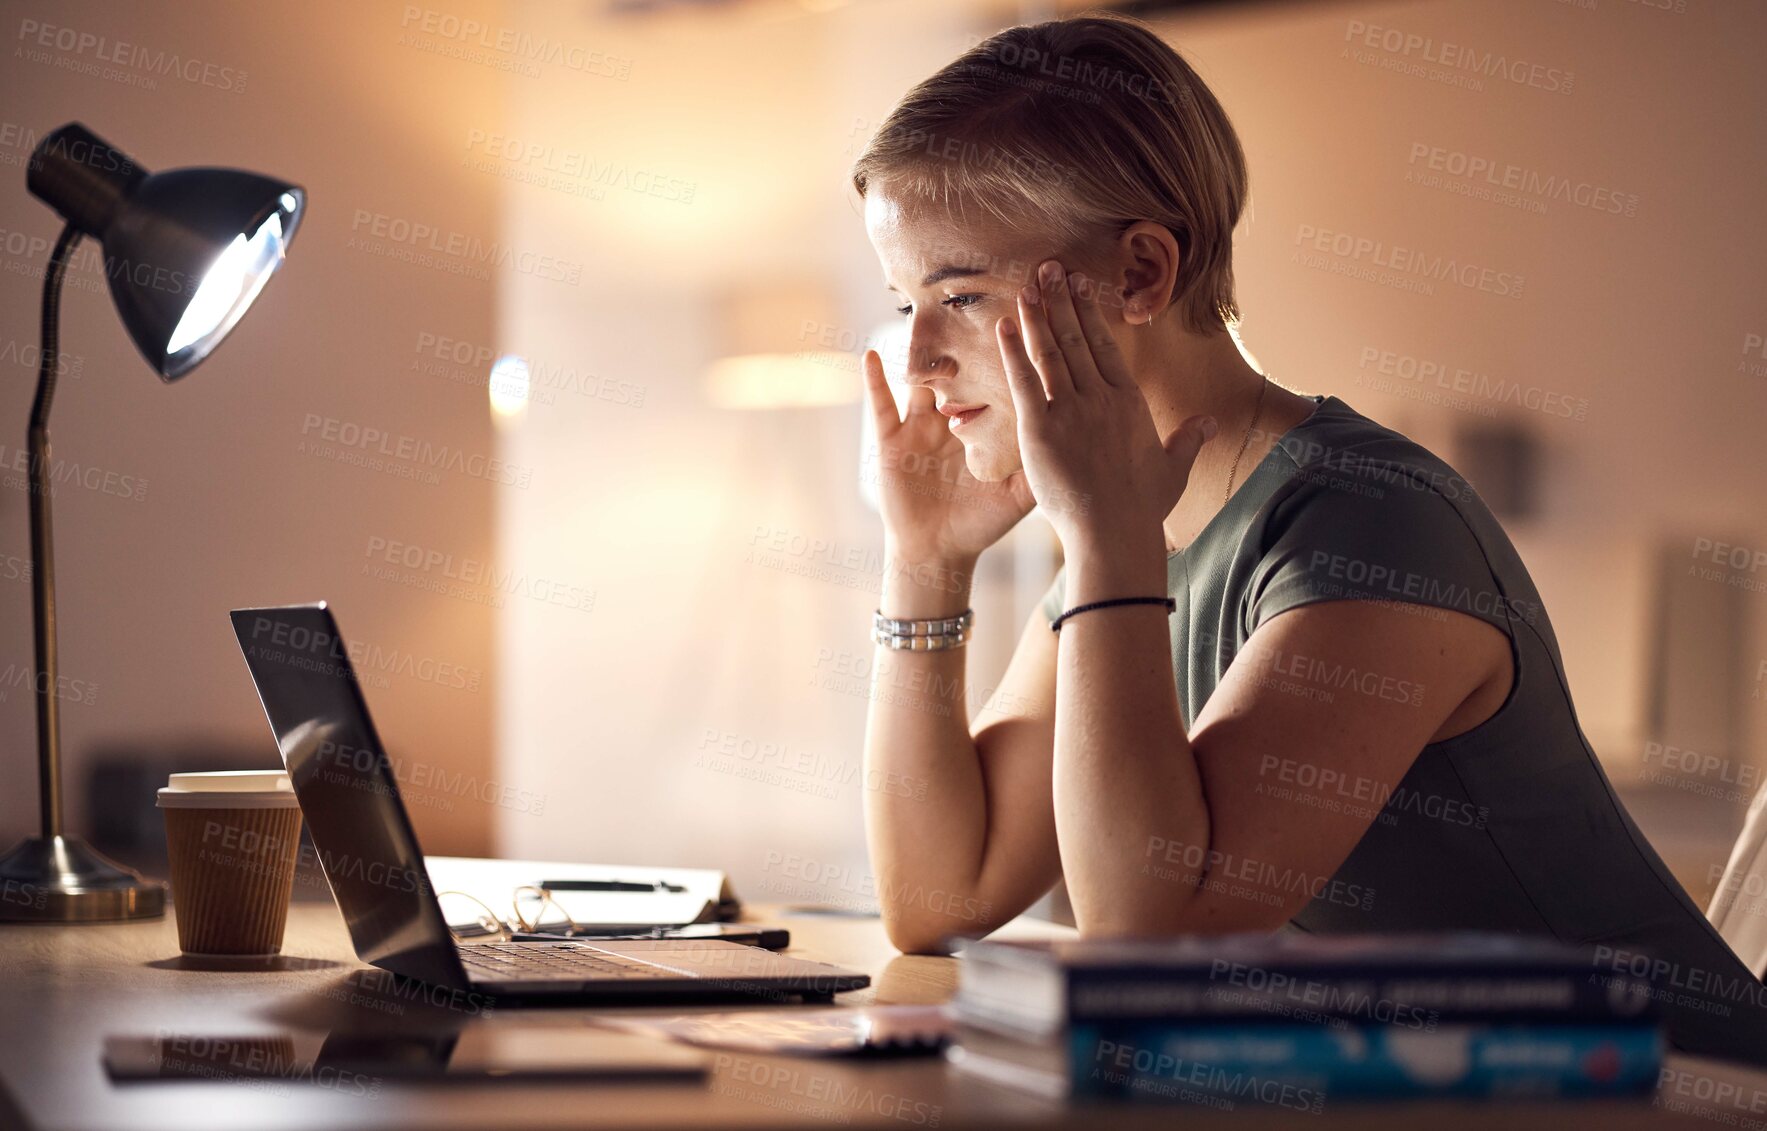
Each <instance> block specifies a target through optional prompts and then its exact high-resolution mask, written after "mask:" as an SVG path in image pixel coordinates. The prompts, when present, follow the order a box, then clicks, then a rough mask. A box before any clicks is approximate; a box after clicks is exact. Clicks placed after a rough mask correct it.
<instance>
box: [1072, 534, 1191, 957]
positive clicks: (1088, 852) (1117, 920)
mask: <svg viewBox="0 0 1767 1131" xmlns="http://www.w3.org/2000/svg"><path fill="white" fill-rule="evenodd" d="M1165 593H1166V560H1165V552H1164V544H1163V540H1162V539H1161V537H1160V535H1159V532H1158V531H1157V530H1156V531H1154V532H1153V535H1152V537H1150V538H1146V539H1142V540H1139V541H1137V542H1135V543H1133V544H1125V543H1124V542H1123V541H1121V540H1113V541H1112V543H1111V544H1109V545H1106V544H1103V542H1102V541H1101V542H1099V543H1088V544H1081V545H1078V546H1075V547H1073V548H1072V552H1071V553H1070V554H1069V557H1068V562H1067V582H1066V587H1065V601H1066V607H1067V608H1070V609H1072V608H1076V607H1078V606H1080V605H1083V604H1088V603H1090V602H1093V601H1104V600H1109V599H1111V598H1115V597H1142V596H1164V595H1165ZM1169 623H1170V622H1169V620H1168V617H1167V613H1166V611H1165V609H1164V608H1163V607H1162V606H1159V605H1122V606H1116V607H1112V608H1106V609H1098V610H1094V611H1092V612H1086V613H1082V614H1080V615H1079V616H1077V617H1074V618H1073V619H1072V620H1068V621H1065V622H1063V624H1062V628H1061V636H1060V645H1059V648H1060V653H1059V660H1058V668H1057V671H1058V675H1057V677H1056V709H1055V717H1056V722H1055V780H1054V790H1055V825H1056V835H1057V838H1058V840H1059V843H1060V846H1061V862H1062V871H1063V874H1064V875H1065V876H1066V878H1067V884H1068V893H1069V896H1070V897H1071V899H1072V901H1073V905H1074V915H1075V920H1076V921H1077V922H1078V924H1079V926H1080V929H1081V930H1082V931H1084V932H1086V933H1088V934H1094V933H1096V934H1100V935H1112V934H1145V933H1148V932H1149V931H1151V930H1155V929H1160V928H1164V929H1168V930H1169V929H1171V928H1172V927H1173V926H1175V925H1176V924H1177V923H1178V922H1179V913H1180V912H1181V910H1182V908H1183V906H1184V904H1185V903H1186V902H1187V901H1188V900H1189V899H1190V898H1191V897H1192V896H1193V895H1194V894H1195V891H1196V888H1195V886H1194V884H1191V885H1186V886H1185V887H1183V888H1180V889H1179V890H1178V891H1177V892H1174V889H1173V885H1172V884H1171V883H1170V882H1168V881H1165V880H1161V879H1157V878H1151V877H1150V876H1149V875H1148V874H1146V873H1145V871H1144V869H1143V867H1142V863H1143V862H1144V861H1146V860H1147V859H1148V858H1149V856H1148V854H1149V848H1150V846H1151V845H1154V844H1156V843H1164V844H1169V843H1171V842H1172V841H1173V840H1174V839H1181V840H1182V841H1183V842H1184V843H1185V844H1186V845H1187V846H1193V847H1194V851H1195V852H1196V853H1197V854H1198V855H1199V856H1201V857H1203V858H1206V857H1207V852H1208V847H1209V836H1210V826H1209V810H1208V805H1207V803H1206V801H1205V799H1204V796H1203V791H1202V779H1201V776H1200V774H1199V773H1198V770H1197V765H1196V759H1195V757H1194V755H1193V753H1192V751H1191V746H1190V740H1189V737H1188V735H1187V734H1186V733H1185V729H1184V718H1183V713H1182V711H1181V710H1180V708H1179V702H1178V688H1177V680H1176V679H1175V677H1174V673H1173V670H1172V642H1171V635H1170V628H1169ZM1175 896H1176V898H1174V897H1175Z"/></svg>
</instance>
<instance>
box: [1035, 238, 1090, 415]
mask: <svg viewBox="0 0 1767 1131" xmlns="http://www.w3.org/2000/svg"><path fill="white" fill-rule="evenodd" d="M1038 278H1039V281H1040V283H1041V284H1042V291H1043V303H1042V306H1043V309H1044V311H1045V312H1046V314H1047V316H1048V318H1049V329H1050V331H1051V332H1052V333H1053V334H1054V335H1055V344H1056V347H1057V348H1058V349H1060V350H1061V356H1062V361H1063V362H1064V363H1065V364H1066V365H1067V369H1068V376H1069V377H1070V378H1071V379H1072V380H1073V382H1074V388H1075V389H1076V390H1080V391H1083V390H1086V389H1094V388H1097V387H1098V385H1099V384H1100V383H1101V382H1102V378H1100V377H1099V376H1098V367H1097V365H1095V364H1094V363H1093V361H1092V349H1091V347H1090V346H1088V345H1087V343H1086V333H1085V331H1083V330H1081V329H1080V314H1079V312H1078V311H1077V310H1075V309H1074V296H1073V293H1072V292H1073V287H1072V286H1071V285H1070V284H1069V276H1068V274H1067V272H1065V271H1063V270H1062V268H1061V264H1060V263H1057V262H1056V261H1055V260H1053V259H1051V260H1048V261H1046V262H1045V263H1044V264H1043V266H1042V267H1041V268H1040V269H1039V271H1038Z"/></svg>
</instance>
